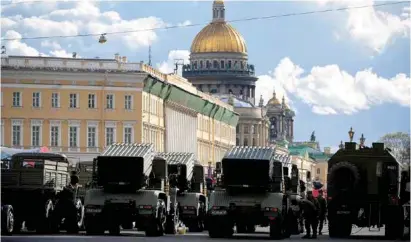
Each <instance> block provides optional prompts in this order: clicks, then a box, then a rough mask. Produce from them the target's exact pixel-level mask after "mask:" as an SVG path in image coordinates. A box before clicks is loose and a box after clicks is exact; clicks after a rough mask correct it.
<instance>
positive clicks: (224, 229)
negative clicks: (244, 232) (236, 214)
mask: <svg viewBox="0 0 411 242" xmlns="http://www.w3.org/2000/svg"><path fill="white" fill-rule="evenodd" d="M227 220H228V219H227V218H212V217H211V218H210V224H209V227H208V236H209V237H210V238H224V237H231V236H233V234H234V229H233V227H232V226H231V225H230V224H229V223H228V221H227Z"/></svg>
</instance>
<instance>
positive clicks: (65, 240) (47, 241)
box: [1, 228, 384, 242]
mask: <svg viewBox="0 0 411 242" xmlns="http://www.w3.org/2000/svg"><path fill="white" fill-rule="evenodd" d="M267 232H268V231H267V228H257V231H256V233H254V234H241V235H239V234H235V235H234V238H232V240H244V241H263V240H269V238H268V234H267ZM352 233H353V235H352V238H350V240H353V241H361V242H368V241H370V242H371V241H374V240H381V241H383V235H384V229H381V230H380V231H369V230H368V228H363V229H358V228H353V230H352ZM301 237H302V235H298V236H297V235H295V236H292V237H291V239H287V240H291V241H306V239H302V238H301ZM287 240H285V241H287ZM317 240H320V241H325V240H329V237H328V235H327V232H325V233H324V235H321V236H319V237H318V238H317ZM1 241H2V242H43V241H44V242H51V241H56V242H57V241H59V242H75V241H76V242H77V241H79V242H81V241H87V242H113V241H115V242H135V241H139V242H145V241H151V242H154V241H162V242H178V241H213V242H221V241H227V239H211V238H209V237H208V234H207V232H204V233H187V234H185V235H175V236H172V235H166V236H163V237H154V238H148V237H144V234H143V233H142V232H137V231H123V232H122V234H121V236H116V237H114V236H109V235H106V236H86V235H85V234H80V235H75V236H73V235H64V234H61V235H35V234H19V235H13V236H2V238H1ZM310 241H311V240H310ZM333 241H347V239H345V240H337V239H333Z"/></svg>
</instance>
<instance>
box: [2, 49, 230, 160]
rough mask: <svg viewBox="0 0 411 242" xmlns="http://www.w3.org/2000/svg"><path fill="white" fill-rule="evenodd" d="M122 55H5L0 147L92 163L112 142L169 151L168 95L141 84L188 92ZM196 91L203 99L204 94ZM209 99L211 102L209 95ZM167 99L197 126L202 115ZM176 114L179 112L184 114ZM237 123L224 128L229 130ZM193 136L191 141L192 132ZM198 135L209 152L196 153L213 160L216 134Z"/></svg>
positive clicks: (184, 87)
mask: <svg viewBox="0 0 411 242" xmlns="http://www.w3.org/2000/svg"><path fill="white" fill-rule="evenodd" d="M124 60H126V58H116V59H73V58H52V57H24V56H20V57H19V56H9V57H3V58H2V76H1V111H2V112H1V144H2V145H3V146H7V147H14V148H26V149H27V148H35V147H42V146H46V147H48V148H49V149H50V150H52V151H54V152H61V153H64V154H66V155H67V156H68V157H69V158H71V159H72V160H73V161H76V160H77V161H78V160H90V159H92V158H93V157H95V156H96V155H97V154H98V153H99V152H101V151H102V150H103V149H104V147H106V146H107V145H109V144H111V143H113V142H125V143H133V142H137V143H142V142H144V143H153V144H154V145H155V147H156V150H157V151H160V152H161V151H167V149H166V148H167V144H166V137H167V134H168V133H167V128H168V130H170V131H171V130H173V129H176V127H177V123H176V124H174V123H175V122H174V123H173V122H171V123H170V122H169V125H168V126H169V127H167V125H166V111H165V110H166V108H167V107H168V106H170V105H171V104H170V103H173V102H170V101H168V98H167V96H166V95H163V96H161V95H155V94H152V93H150V92H149V91H147V89H148V88H147V87H148V86H149V85H150V83H153V82H156V83H161V85H162V87H166V86H168V87H169V86H178V88H179V89H181V90H182V93H184V95H185V93H190V92H193V89H192V88H190V85H186V86H185V85H184V82H182V81H180V82H181V83H182V84H179V82H178V81H177V80H175V79H176V78H175V77H173V76H170V75H164V74H161V73H160V72H158V71H157V70H155V69H153V68H151V67H149V66H146V65H145V64H143V63H127V62H126V61H124ZM153 80H154V81H153ZM183 81H184V80H183ZM194 89H195V88H194ZM164 90H166V89H164ZM167 90H168V89H167ZM172 91H173V90H171V91H170V90H168V92H172ZM168 94H169V95H170V93H168ZM196 95H197V96H200V95H204V98H208V97H207V95H205V94H200V95H199V94H198V93H197V94H196ZM204 98H200V99H202V100H203V101H204V100H205V99H204ZM207 102H213V100H212V98H209V99H207ZM173 104H174V106H179V107H180V109H184V108H186V109H189V111H191V113H190V114H189V115H191V117H194V118H195V124H196V125H195V130H197V123H199V121H198V120H203V116H204V115H202V114H201V112H198V111H196V110H190V108H189V107H184V104H185V103H184V102H182V104H178V103H175V102H174V103H173ZM214 105H216V104H214ZM186 106H190V105H186ZM216 106H218V105H216ZM221 108H222V109H224V110H227V111H228V112H231V113H232V116H233V117H234V119H233V121H236V118H235V117H236V114H235V113H234V112H232V108H231V111H230V107H227V105H226V106H225V107H221ZM187 113H188V112H187ZM182 115H183V117H185V116H184V115H186V113H183V114H182ZM237 116H238V115H237ZM208 118H210V117H208ZM237 120H238V118H237ZM218 122H219V121H218V120H214V119H212V122H210V127H209V129H208V130H211V129H214V125H217V126H218ZM226 123H229V122H226ZM173 125H176V126H173ZM227 125H228V124H227ZM235 125H236V123H235V124H234V125H228V126H230V129H231V130H235ZM193 127H194V126H193ZM201 127H202V126H201ZM201 127H199V128H198V130H201ZM210 132H211V131H210ZM193 133H194V134H192V135H193V136H194V137H196V138H197V136H198V132H193ZM201 139H205V140H206V142H208V143H209V146H208V147H209V150H204V151H203V149H200V150H201V152H203V153H207V155H208V156H209V157H208V158H207V159H206V160H202V159H201V156H202V153H201V154H200V153H199V154H196V155H197V157H199V159H200V160H202V161H203V162H213V163H214V162H215V161H216V160H215V159H216V157H217V156H216V155H215V154H216V153H218V152H216V149H217V145H216V144H217V143H218V142H220V139H219V137H215V136H213V135H208V136H202V137H201ZM201 139H199V140H201ZM169 140H170V138H169ZM171 140H172V137H171ZM175 142H179V141H178V140H176V141H175ZM222 142H223V143H224V146H229V145H232V144H234V143H235V136H234V137H228V138H227V140H222ZM169 143H171V141H169ZM193 145H194V146H195V151H196V152H195V153H197V150H198V149H197V147H202V144H199V143H197V142H195V144H193ZM169 150H170V149H169ZM170 151H171V150H170ZM173 151H176V150H173ZM183 151H184V150H182V152H183Z"/></svg>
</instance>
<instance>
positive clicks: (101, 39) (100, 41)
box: [98, 34, 107, 44]
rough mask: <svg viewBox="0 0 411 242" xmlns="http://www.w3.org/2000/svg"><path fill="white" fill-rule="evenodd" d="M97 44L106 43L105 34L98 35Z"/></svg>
mask: <svg viewBox="0 0 411 242" xmlns="http://www.w3.org/2000/svg"><path fill="white" fill-rule="evenodd" d="M98 42H99V43H100V44H104V43H106V42H107V38H106V34H102V35H100V38H99V39H98Z"/></svg>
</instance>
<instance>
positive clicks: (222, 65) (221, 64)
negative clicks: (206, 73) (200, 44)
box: [220, 60, 225, 69]
mask: <svg viewBox="0 0 411 242" xmlns="http://www.w3.org/2000/svg"><path fill="white" fill-rule="evenodd" d="M224 64H225V63H224V61H223V60H222V61H220V67H221V69H224V67H225V66H224Z"/></svg>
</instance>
